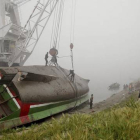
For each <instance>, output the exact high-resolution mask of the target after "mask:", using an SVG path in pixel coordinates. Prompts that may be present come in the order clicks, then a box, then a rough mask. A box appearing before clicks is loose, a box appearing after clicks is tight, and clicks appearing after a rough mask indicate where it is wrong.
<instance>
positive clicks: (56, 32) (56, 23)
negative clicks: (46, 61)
mask: <svg viewBox="0 0 140 140" xmlns="http://www.w3.org/2000/svg"><path fill="white" fill-rule="evenodd" d="M64 1H65V0H60V1H59V3H58V5H57V7H56V9H55V12H54V19H53V28H52V35H51V42H50V48H57V47H58V46H59V41H60V33H61V26H62V18H63V11H64Z"/></svg>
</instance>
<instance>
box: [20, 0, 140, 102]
mask: <svg viewBox="0 0 140 140" xmlns="http://www.w3.org/2000/svg"><path fill="white" fill-rule="evenodd" d="M71 1H72V0H66V1H65V8H64V18H63V24H62V32H61V41H60V49H59V56H66V55H69V54H70V49H69V45H70V43H71V42H70V31H71V30H70V22H71V3H72V2H71ZM36 2H37V0H32V1H31V2H29V3H27V4H26V5H24V6H23V7H21V8H20V9H21V13H22V23H23V25H24V23H25V21H26V20H27V19H28V17H29V15H30V14H31V12H32V10H33V8H34V5H35V4H36ZM139 7H140V1H139V0H77V6H76V22H75V37H74V49H73V51H74V68H75V72H76V73H77V74H78V75H79V76H81V77H83V78H85V79H90V84H89V86H90V93H93V94H94V98H95V102H97V101H100V100H103V99H105V98H107V97H109V96H110V95H111V94H112V93H110V92H109V91H108V90H107V88H108V86H109V85H110V84H112V83H114V82H118V83H120V84H121V85H123V84H126V83H127V84H128V83H129V82H131V81H133V80H135V79H138V78H140V65H139V62H140V41H139V40H140V39H139V38H140V8H139ZM51 30H52V18H51V19H50V21H49V23H48V25H47V26H46V29H45V31H44V33H43V35H42V37H41V39H40V41H39V42H38V44H37V46H36V49H35V51H34V52H33V54H32V55H31V57H30V58H29V59H28V61H27V62H26V65H44V64H45V60H44V56H45V53H46V52H47V51H49V49H50V40H51ZM58 63H59V65H60V66H62V67H64V68H67V69H71V60H70V58H60V59H58Z"/></svg>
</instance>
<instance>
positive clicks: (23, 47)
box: [8, 0, 62, 66]
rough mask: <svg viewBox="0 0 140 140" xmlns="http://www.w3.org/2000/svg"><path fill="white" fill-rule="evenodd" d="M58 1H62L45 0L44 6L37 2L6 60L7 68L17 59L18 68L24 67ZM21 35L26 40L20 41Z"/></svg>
mask: <svg viewBox="0 0 140 140" xmlns="http://www.w3.org/2000/svg"><path fill="white" fill-rule="evenodd" d="M59 1H60V2H61V1H62V0H47V1H46V2H45V3H44V4H43V2H42V1H41V0H39V1H38V2H37V4H36V6H35V8H34V10H33V12H32V14H31V15H30V17H29V19H28V21H27V23H26V25H25V27H24V28H23V29H22V30H21V32H20V35H19V36H18V38H17V41H16V48H15V49H14V52H13V53H12V54H11V56H10V57H9V59H8V65H9V66H12V65H13V63H14V62H15V61H16V60H17V59H20V63H19V65H20V66H23V65H24V63H25V61H26V60H27V59H28V58H29V56H30V55H31V54H32V52H33V50H34V49H35V47H36V45H37V43H38V40H39V39H40V37H41V35H42V33H43V31H44V29H45V26H46V24H47V23H48V21H49V19H50V16H51V15H52V12H53V11H54V9H55V7H56V5H57V3H58V2H59ZM15 2H17V3H18V2H21V0H15ZM23 35H25V36H26V38H25V39H24V40H20V38H21V36H23Z"/></svg>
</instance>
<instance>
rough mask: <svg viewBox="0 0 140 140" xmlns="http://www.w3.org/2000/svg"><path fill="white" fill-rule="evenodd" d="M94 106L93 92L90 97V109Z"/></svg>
mask: <svg viewBox="0 0 140 140" xmlns="http://www.w3.org/2000/svg"><path fill="white" fill-rule="evenodd" d="M92 106H93V94H91V97H90V109H92Z"/></svg>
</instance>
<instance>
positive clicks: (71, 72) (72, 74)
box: [68, 70, 75, 81]
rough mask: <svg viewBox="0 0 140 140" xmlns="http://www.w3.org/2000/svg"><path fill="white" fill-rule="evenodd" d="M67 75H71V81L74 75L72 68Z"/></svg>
mask: <svg viewBox="0 0 140 140" xmlns="http://www.w3.org/2000/svg"><path fill="white" fill-rule="evenodd" d="M68 76H71V81H74V76H75V73H74V70H70V73H69V75H68Z"/></svg>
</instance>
